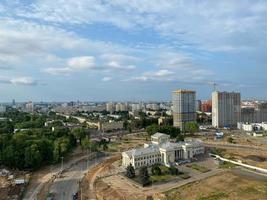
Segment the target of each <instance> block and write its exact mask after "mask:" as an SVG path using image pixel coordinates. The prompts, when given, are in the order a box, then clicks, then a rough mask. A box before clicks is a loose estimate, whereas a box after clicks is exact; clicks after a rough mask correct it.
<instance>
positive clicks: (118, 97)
mask: <svg viewBox="0 0 267 200" xmlns="http://www.w3.org/2000/svg"><path fill="white" fill-rule="evenodd" d="M266 39H267V1H265V0H261V1H260V0H224V1H214V0H206V1H205V0H203V1H197V0H155V1H151V0H132V1H126V0H112V1H109V0H101V1H100V0H75V1H73V0H12V1H10V0H1V1H0V92H1V95H0V101H11V100H12V99H13V98H14V99H16V100H17V101H27V100H33V101H41V100H42V101H64V100H67V101H68V100H78V99H79V100H88V101H99V100H103V101H124V100H170V98H171V91H172V90H174V89H177V88H188V89H194V90H196V91H197V96H198V98H199V99H207V98H210V93H211V91H212V83H213V82H216V83H218V89H219V90H226V91H240V92H241V93H242V97H243V98H252V97H254V98H259V99H264V98H267V90H266V85H267V78H266V74H267V56H266V54H267V51H266V49H267V42H266V41H267V40H266Z"/></svg>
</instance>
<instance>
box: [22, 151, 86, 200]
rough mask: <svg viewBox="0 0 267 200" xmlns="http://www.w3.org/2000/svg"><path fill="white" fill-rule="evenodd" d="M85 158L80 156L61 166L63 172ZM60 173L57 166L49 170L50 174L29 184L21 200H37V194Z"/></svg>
mask: <svg viewBox="0 0 267 200" xmlns="http://www.w3.org/2000/svg"><path fill="white" fill-rule="evenodd" d="M86 158H87V156H86V155H84V156H81V157H78V158H76V159H72V160H70V161H68V162H66V163H65V164H64V165H63V170H66V169H68V168H70V167H71V166H73V165H74V164H75V163H77V162H79V161H80V160H83V159H86ZM60 171H61V166H60V165H57V166H56V167H53V168H52V169H51V172H49V173H46V174H45V175H44V176H42V177H40V178H38V180H36V181H35V182H34V183H33V184H31V183H30V186H29V187H28V188H27V190H26V193H25V195H24V197H23V200H37V195H38V193H39V192H40V191H41V190H42V188H43V187H44V185H45V184H46V183H47V182H48V181H49V180H51V179H52V178H53V177H54V176H56V175H57V174H58V173H59V172H60Z"/></svg>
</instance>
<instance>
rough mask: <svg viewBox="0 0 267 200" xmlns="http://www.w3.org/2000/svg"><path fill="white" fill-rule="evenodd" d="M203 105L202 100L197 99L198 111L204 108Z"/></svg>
mask: <svg viewBox="0 0 267 200" xmlns="http://www.w3.org/2000/svg"><path fill="white" fill-rule="evenodd" d="M201 105H202V102H201V100H197V101H196V111H197V112H199V111H202V110H201Z"/></svg>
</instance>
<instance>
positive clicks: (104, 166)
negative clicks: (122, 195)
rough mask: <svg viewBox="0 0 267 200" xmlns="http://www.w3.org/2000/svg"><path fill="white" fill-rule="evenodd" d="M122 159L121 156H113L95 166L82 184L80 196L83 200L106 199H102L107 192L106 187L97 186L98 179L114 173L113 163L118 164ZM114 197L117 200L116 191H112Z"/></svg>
mask: <svg viewBox="0 0 267 200" xmlns="http://www.w3.org/2000/svg"><path fill="white" fill-rule="evenodd" d="M120 158H121V155H116V156H113V157H111V158H109V159H107V160H105V161H104V162H102V163H101V164H99V165H97V166H95V167H94V168H93V169H92V170H90V171H89V173H88V174H87V175H86V176H85V178H84V179H83V180H82V183H81V186H80V187H81V190H80V191H82V192H80V194H79V196H82V199H83V200H88V199H96V198H97V199H104V198H102V197H103V196H104V195H105V193H106V192H107V191H105V189H106V188H105V185H103V187H102V185H99V184H98V187H97V186H96V185H97V183H98V181H97V179H98V177H103V176H106V175H108V174H110V173H112V168H111V166H112V163H114V162H116V161H117V160H119V159H120ZM99 188H102V189H103V188H104V190H102V189H101V190H100V189H99ZM112 195H114V199H116V198H117V194H116V192H115V191H112Z"/></svg>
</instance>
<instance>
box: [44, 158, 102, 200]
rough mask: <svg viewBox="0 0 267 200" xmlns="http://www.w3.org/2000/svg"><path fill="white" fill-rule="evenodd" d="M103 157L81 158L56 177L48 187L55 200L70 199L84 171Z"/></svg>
mask: <svg viewBox="0 0 267 200" xmlns="http://www.w3.org/2000/svg"><path fill="white" fill-rule="evenodd" d="M104 158H105V157H104V156H101V157H97V158H95V159H93V160H88V161H87V159H83V160H81V161H79V162H78V163H76V164H75V165H73V166H72V167H71V168H69V169H67V170H65V171H64V173H63V174H62V175H61V177H60V178H57V179H56V180H55V181H54V182H53V184H52V185H51V187H50V189H49V193H52V194H54V195H55V196H54V197H55V199H56V200H72V195H73V194H74V193H75V192H78V190H79V183H80V181H81V180H82V178H83V177H84V175H85V173H86V172H87V171H88V170H90V169H91V168H92V167H94V166H96V165H97V164H99V163H100V162H101V161H102V160H103V159H104Z"/></svg>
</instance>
